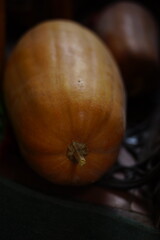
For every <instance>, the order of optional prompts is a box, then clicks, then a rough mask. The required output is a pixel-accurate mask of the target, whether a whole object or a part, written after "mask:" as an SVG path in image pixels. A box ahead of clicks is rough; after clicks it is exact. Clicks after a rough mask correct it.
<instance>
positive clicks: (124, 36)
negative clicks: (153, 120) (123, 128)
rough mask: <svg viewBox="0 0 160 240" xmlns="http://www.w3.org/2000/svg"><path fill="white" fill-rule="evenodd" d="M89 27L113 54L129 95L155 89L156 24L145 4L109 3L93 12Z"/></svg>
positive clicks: (156, 76)
mask: <svg viewBox="0 0 160 240" xmlns="http://www.w3.org/2000/svg"><path fill="white" fill-rule="evenodd" d="M92 28H93V30H94V31H95V32H96V33H97V34H98V35H99V36H100V37H101V38H102V39H103V41H104V42H105V43H106V45H107V46H108V47H109V49H110V50H111V52H112V53H113V55H114V57H115V59H116V61H117V63H118V65H119V67H120V69H121V73H122V76H123V79H124V82H125V86H126V90H127V94H128V96H129V97H133V96H138V95H140V94H144V93H146V92H151V91H152V90H153V89H156V86H157V78H158V67H159V43H158V41H159V36H158V26H157V23H156V20H155V19H154V17H153V16H152V14H151V13H150V12H149V11H148V10H147V9H145V7H143V6H141V5H139V4H137V3H132V2H118V3H113V4H111V5H109V6H107V7H105V8H103V10H102V11H101V12H100V13H98V14H97V16H96V17H95V18H94V19H93V21H92Z"/></svg>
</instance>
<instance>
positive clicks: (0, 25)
mask: <svg viewBox="0 0 160 240" xmlns="http://www.w3.org/2000/svg"><path fill="white" fill-rule="evenodd" d="M4 15H5V13H4V1H3V0H0V72H1V71H2V62H3V55H4Z"/></svg>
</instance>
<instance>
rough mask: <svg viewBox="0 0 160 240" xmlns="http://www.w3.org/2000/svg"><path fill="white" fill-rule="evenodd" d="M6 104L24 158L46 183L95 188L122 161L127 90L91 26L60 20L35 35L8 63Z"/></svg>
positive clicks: (22, 42)
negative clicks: (119, 156) (114, 165)
mask: <svg viewBox="0 0 160 240" xmlns="http://www.w3.org/2000/svg"><path fill="white" fill-rule="evenodd" d="M4 99H5V103H6V106H7V109H8V113H9V116H10V119H11V122H12V124H13V128H14V131H15V134H16V136H17V139H18V143H19V146H20V150H21V152H22V154H23V156H24V157H25V159H26V160H27V162H28V163H29V164H30V166H31V167H32V168H33V169H35V170H36V171H37V172H38V173H39V174H40V175H41V176H43V177H45V178H46V179H48V180H50V181H52V182H54V183H58V184H73V185H76V184H77V185H83V184H88V183H92V182H94V181H96V180H97V179H99V178H100V177H101V176H102V175H103V174H104V173H105V172H106V171H107V169H108V168H109V167H110V166H111V165H112V164H113V163H114V162H115V160H116V158H117V155H118V152H119V147H120V144H121V141H122V137H123V134H124V128H125V94H124V88H123V84H122V81H121V77H120V74H119V71H118V69H117V66H116V63H115V62H114V60H113V58H112V56H111V54H110V52H109V51H108V50H107V49H106V47H105V46H104V45H103V44H102V42H101V41H100V40H99V39H98V38H97V37H96V36H95V35H94V34H93V33H91V32H90V31H89V30H87V29H85V28H84V27H82V26H80V25H78V24H76V23H74V22H70V21H61V20H57V21H49V22H46V23H42V24H40V25H39V26H37V27H35V28H33V29H32V30H30V31H29V32H28V33H27V34H26V35H25V36H24V37H23V38H22V39H21V40H20V41H19V43H18V45H17V46H16V48H15V49H14V51H13V53H12V54H11V57H10V59H9V62H8V64H7V68H6V73H5V80H4Z"/></svg>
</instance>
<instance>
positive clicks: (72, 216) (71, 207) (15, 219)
mask: <svg viewBox="0 0 160 240" xmlns="http://www.w3.org/2000/svg"><path fill="white" fill-rule="evenodd" d="M32 239H33V240H67V239H68V240H74V239H75V240H101V239H106V240H122V239H124V240H128V239H129V240H159V239H160V233H159V232H158V230H155V229H152V228H149V227H146V226H143V225H141V224H139V223H137V222H134V221H131V220H129V219H125V218H123V217H121V216H119V215H117V214H116V213H115V211H112V210H111V209H110V208H106V207H100V206H95V205H90V204H84V203H78V202H71V201H68V200H62V199H58V198H55V197H49V196H45V195H43V194H41V193H38V192H35V191H33V190H30V189H28V188H25V187H23V186H21V185H19V184H16V183H13V182H11V181H9V180H6V179H0V240H32Z"/></svg>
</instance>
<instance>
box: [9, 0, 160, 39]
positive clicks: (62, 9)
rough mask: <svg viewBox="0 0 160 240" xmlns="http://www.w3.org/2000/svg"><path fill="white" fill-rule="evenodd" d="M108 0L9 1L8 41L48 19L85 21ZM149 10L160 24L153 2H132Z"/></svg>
mask: <svg viewBox="0 0 160 240" xmlns="http://www.w3.org/2000/svg"><path fill="white" fill-rule="evenodd" d="M113 2H118V1H107V0H58V1H55V0H7V1H6V12H7V17H6V24H7V39H8V40H10V41H11V40H12V39H13V40H14V39H17V38H19V37H20V36H21V35H22V34H23V33H24V32H25V31H27V30H28V29H29V28H31V27H32V26H34V25H36V24H37V23H39V22H42V21H44V20H48V19H56V18H68V19H73V20H76V21H79V22H82V23H83V21H84V19H86V18H87V17H88V16H90V15H91V14H93V13H94V12H97V11H100V10H101V9H102V8H103V7H105V6H107V5H108V4H110V3H113ZM132 2H138V3H140V4H141V5H144V6H145V7H146V8H148V9H149V10H150V11H151V12H152V13H153V15H154V16H155V18H156V19H157V20H158V21H159V22H160V8H159V7H158V3H157V2H156V1H153V0H150V1H149V0H148V1H144V0H142V1H132Z"/></svg>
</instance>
